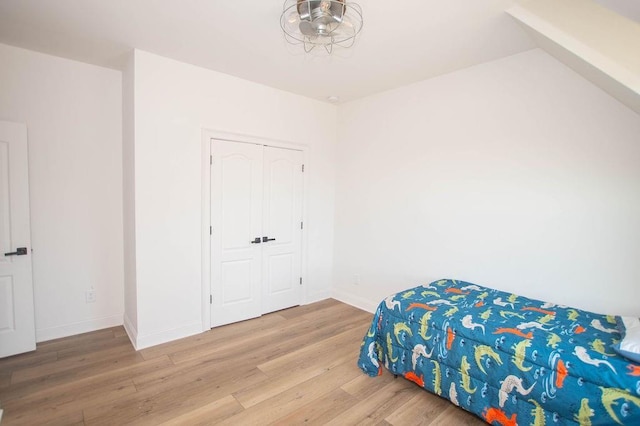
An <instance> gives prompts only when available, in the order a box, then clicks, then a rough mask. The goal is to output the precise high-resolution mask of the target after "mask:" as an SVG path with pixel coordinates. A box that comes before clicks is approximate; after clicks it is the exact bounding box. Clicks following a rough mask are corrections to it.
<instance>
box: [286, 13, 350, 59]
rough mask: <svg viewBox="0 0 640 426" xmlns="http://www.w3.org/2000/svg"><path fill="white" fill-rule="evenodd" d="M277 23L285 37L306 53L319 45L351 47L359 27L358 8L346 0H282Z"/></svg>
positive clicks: (325, 46)
mask: <svg viewBox="0 0 640 426" xmlns="http://www.w3.org/2000/svg"><path fill="white" fill-rule="evenodd" d="M280 26H281V27H282V31H284V37H285V40H287V41H288V42H289V43H291V44H302V45H303V46H304V51H305V52H307V53H309V52H311V51H312V50H313V49H314V48H316V47H318V46H321V47H323V48H324V49H325V50H326V51H327V53H331V52H332V51H333V46H340V47H351V46H352V45H353V43H354V42H355V38H356V35H358V33H359V32H360V30H362V9H360V6H358V5H357V4H356V3H353V2H351V1H349V2H347V0H285V2H284V6H283V10H282V15H280Z"/></svg>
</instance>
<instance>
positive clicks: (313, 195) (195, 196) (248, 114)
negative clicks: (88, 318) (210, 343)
mask: <svg viewBox="0 0 640 426" xmlns="http://www.w3.org/2000/svg"><path fill="white" fill-rule="evenodd" d="M134 85H135V89H134V92H135V95H134V97H135V153H134V157H135V178H134V180H135V224H136V226H135V251H136V271H135V275H136V284H135V286H136V292H137V335H135V336H132V337H133V340H134V342H136V346H137V347H138V348H142V347H146V346H149V345H153V344H157V343H161V342H163V341H167V340H171V339H176V338H178V337H183V336H186V335H188V334H195V333H198V332H200V331H202V329H203V324H202V317H203V315H202V305H201V303H202V284H201V270H202V260H201V237H202V231H203V230H202V227H201V212H202V200H201V199H202V196H201V182H202V177H201V176H202V175H201V161H202V152H201V143H202V142H201V139H202V133H201V132H202V129H211V130H217V131H223V132H230V133H239V134H246V135H252V136H259V137H263V138H269V139H277V140H284V141H288V142H292V143H299V144H306V145H307V146H308V151H307V157H306V167H305V173H306V174H307V175H306V184H307V187H306V188H305V198H306V200H305V202H306V208H307V222H306V226H305V229H306V231H307V237H308V238H307V242H308V244H307V246H306V247H304V251H305V255H306V271H305V277H306V280H305V284H304V285H305V292H306V295H307V301H309V302H310V301H314V300H320V299H324V298H326V297H328V296H329V288H330V280H331V272H332V259H333V256H332V248H333V212H334V204H333V203H334V201H333V197H334V186H335V178H334V164H335V140H336V107H335V106H333V105H330V104H327V103H323V102H318V101H315V100H311V99H308V98H304V97H301V96H298V95H293V94H290V93H287V92H283V91H280V90H276V89H272V88H269V87H266V86H263V85H259V84H255V83H251V82H248V81H245V80H241V79H239V78H236V77H231V76H228V75H225V74H221V73H217V72H214V71H210V70H206V69H203V68H198V67H195V66H191V65H188V64H185V63H181V62H177V61H174V60H170V59H166V58H162V57H160V56H157V55H153V54H150V53H146V52H143V51H138V50H136V51H135V83H134ZM127 303H129V302H127ZM129 332H130V334H131V330H129Z"/></svg>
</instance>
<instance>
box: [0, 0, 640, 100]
mask: <svg viewBox="0 0 640 426" xmlns="http://www.w3.org/2000/svg"><path fill="white" fill-rule="evenodd" d="M597 2H598V3H600V4H603V5H605V6H607V7H610V8H611V9H613V10H615V11H617V12H618V13H622V14H625V15H626V16H628V17H630V18H632V19H636V20H638V21H640V6H639V5H640V2H635V1H630V0H597ZM357 3H359V4H360V6H361V7H362V9H363V15H364V29H363V30H362V32H361V33H360V35H359V36H358V39H357V41H356V44H355V46H354V47H353V48H351V49H344V50H337V49H336V50H334V53H333V54H332V55H331V56H326V55H325V56H317V55H307V54H304V52H303V51H302V49H301V48H300V47H296V46H291V45H289V44H287V43H286V42H285V41H284V37H283V35H282V32H281V30H280V25H279V17H280V13H281V11H282V5H283V0H227V1H222V0H108V1H105V0H55V1H44V0H0V43H4V44H9V45H13V46H18V47H23V48H26V49H30V50H35V51H39V52H44V53H48V54H52V55H56V56H61V57H65V58H70V59H74V60H78V61H82V62H86V63H90V64H95V65H100V66H105V67H110V68H116V69H117V68H119V67H120V66H121V64H122V63H123V59H124V58H125V57H126V55H127V53H128V52H129V51H131V49H132V48H138V49H141V50H145V51H148V52H152V53H155V54H158V55H161V56H165V57H169V58H173V59H176V60H179V61H182V62H186V63H190V64H194V65H198V66H201V67H205V68H209V69H212V70H216V71H219V72H222V73H226V74H231V75H234V76H237V77H240V78H243V79H246V80H250V81H254V82H257V83H262V84H265V85H268V86H271V87H275V88H278V89H282V90H286V91H289V92H293V93H297V94H300V95H303V96H308V97H312V98H315V99H320V100H327V98H328V97H329V96H337V97H339V99H340V101H341V102H345V101H349V100H353V99H357V98H360V97H364V96H367V95H370V94H373V93H377V92H381V91H384V90H388V89H392V88H395V87H399V86H403V85H406V84H410V83H413V82H416V81H420V80H424V79H427V78H430V77H434V76H436V75H440V74H444V73H447V72H451V71H454V70H457V69H462V68H466V67H469V66H472V65H476V64H479V63H483V62H487V61H492V60H495V59H498V58H501V57H505V56H509V55H512V54H515V53H518V52H522V51H525V50H528V49H532V48H534V47H535V44H534V41H533V40H532V39H531V38H530V37H529V36H528V35H527V34H526V32H525V31H523V30H522V29H521V28H520V27H519V26H518V24H517V23H516V22H515V21H514V20H513V19H512V18H510V17H509V16H508V15H507V14H506V13H504V10H505V9H507V8H509V7H510V6H512V5H513V4H514V3H516V1H515V0H448V1H442V0H396V1H390V2H383V1H382V0H357ZM633 3H635V6H634V5H632V4H633Z"/></svg>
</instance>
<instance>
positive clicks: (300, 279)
mask: <svg viewBox="0 0 640 426" xmlns="http://www.w3.org/2000/svg"><path fill="white" fill-rule="evenodd" d="M300 285H302V277H300Z"/></svg>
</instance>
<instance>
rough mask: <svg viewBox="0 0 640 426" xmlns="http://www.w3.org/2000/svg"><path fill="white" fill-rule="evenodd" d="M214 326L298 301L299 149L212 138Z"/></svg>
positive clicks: (300, 232) (274, 309)
mask: <svg viewBox="0 0 640 426" xmlns="http://www.w3.org/2000/svg"><path fill="white" fill-rule="evenodd" d="M211 156H212V157H211V160H212V161H211V227H212V229H211V295H212V303H211V326H212V327H216V326H219V325H224V324H229V323H232V322H237V321H242V320H246V319H249V318H255V317H258V316H260V315H262V314H264V313H267V312H273V311H277V310H280V309H284V308H288V307H291V306H296V305H299V304H300V302H301V296H302V284H301V283H302V278H301V277H302V275H301V250H302V197H303V185H302V184H303V178H302V176H303V174H302V173H303V164H302V161H303V153H302V151H297V150H292V149H284V148H276V147H271V146H264V145H255V144H250V143H241V142H230V141H222V140H212V141H211Z"/></svg>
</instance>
